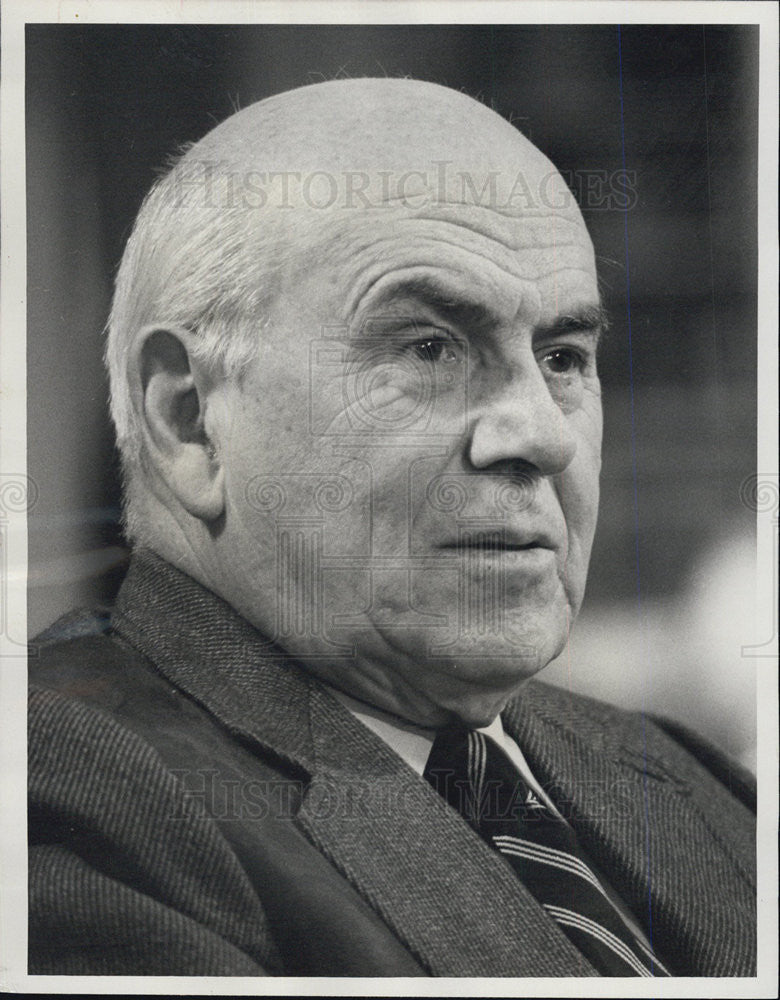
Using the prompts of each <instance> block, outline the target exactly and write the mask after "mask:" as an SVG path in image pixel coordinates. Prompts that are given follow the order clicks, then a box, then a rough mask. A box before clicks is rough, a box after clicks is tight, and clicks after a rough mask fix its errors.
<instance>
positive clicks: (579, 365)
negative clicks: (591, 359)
mask: <svg viewBox="0 0 780 1000" xmlns="http://www.w3.org/2000/svg"><path fill="white" fill-rule="evenodd" d="M542 364H543V365H544V366H545V368H546V369H547V371H549V372H551V373H552V374H553V375H570V374H571V373H572V372H582V371H584V370H585V367H586V366H587V359H586V358H585V357H583V355H582V354H580V352H579V351H575V350H574V349H573V348H571V347H556V348H555V350H553V351H548V352H547V353H546V354H545V355H543V357H542Z"/></svg>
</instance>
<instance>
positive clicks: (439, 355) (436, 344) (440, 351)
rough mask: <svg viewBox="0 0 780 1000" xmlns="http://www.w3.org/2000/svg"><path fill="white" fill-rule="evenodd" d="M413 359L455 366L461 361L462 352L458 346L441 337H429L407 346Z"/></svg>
mask: <svg viewBox="0 0 780 1000" xmlns="http://www.w3.org/2000/svg"><path fill="white" fill-rule="evenodd" d="M409 349H410V350H411V351H412V353H413V354H414V356H415V357H417V358H419V359H420V361H436V362H441V363H443V364H457V362H458V361H460V360H461V357H462V350H461V348H460V346H459V345H458V344H455V343H453V342H452V341H451V340H445V339H444V338H442V337H430V338H428V339H426V340H418V341H416V342H415V343H413V344H410V345H409Z"/></svg>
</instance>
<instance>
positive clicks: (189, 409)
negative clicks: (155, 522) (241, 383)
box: [128, 325, 225, 521]
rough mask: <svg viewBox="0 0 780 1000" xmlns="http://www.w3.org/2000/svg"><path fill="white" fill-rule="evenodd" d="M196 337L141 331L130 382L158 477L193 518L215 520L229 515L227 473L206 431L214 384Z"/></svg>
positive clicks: (170, 330)
mask: <svg viewBox="0 0 780 1000" xmlns="http://www.w3.org/2000/svg"><path fill="white" fill-rule="evenodd" d="M192 346H193V335H192V333H190V332H189V331H188V330H184V329H182V328H180V327H176V326H164V327H163V326H159V325H156V326H149V327H145V328H144V329H142V330H140V331H139V332H138V335H137V336H136V338H135V340H134V342H133V346H132V349H131V352H130V358H129V371H128V380H129V383H130V390H131V395H132V397H133V405H134V406H135V409H136V413H137V415H138V417H139V420H140V423H141V426H142V433H143V437H144V442H143V446H144V451H145V453H146V456H147V457H148V460H149V461H150V462H151V464H152V465H153V466H154V468H155V470H156V472H157V474H158V475H159V477H160V478H161V479H162V480H163V482H164V483H165V484H166V485H167V486H168V488H169V490H170V491H171V492H172V493H173V494H174V496H175V497H176V498H177V499H178V500H179V502H180V503H181V505H182V506H183V507H184V508H185V510H187V511H188V512H189V513H190V514H192V515H193V517H197V518H199V519H200V520H201V521H214V520H216V519H217V518H218V517H219V516H220V515H221V514H222V512H223V511H224V508H225V494H224V472H223V469H222V466H221V463H220V461H219V459H218V458H217V456H216V453H215V450H214V447H213V445H212V443H211V441H210V440H209V438H208V436H207V434H206V431H205V420H204V417H205V412H206V402H207V398H208V394H209V391H210V389H211V388H212V387H213V382H212V380H210V379H209V378H208V377H207V374H206V372H205V369H204V367H203V366H202V365H201V364H199V363H198V362H197V361H196V359H195V357H194V352H193V350H192Z"/></svg>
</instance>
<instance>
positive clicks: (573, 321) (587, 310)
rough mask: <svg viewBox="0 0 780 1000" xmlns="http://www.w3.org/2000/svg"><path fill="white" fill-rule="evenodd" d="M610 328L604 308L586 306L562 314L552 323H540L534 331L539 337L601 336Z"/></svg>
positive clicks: (600, 306)
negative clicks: (592, 334)
mask: <svg viewBox="0 0 780 1000" xmlns="http://www.w3.org/2000/svg"><path fill="white" fill-rule="evenodd" d="M608 328H609V316H608V314H607V310H606V309H605V308H604V306H602V305H601V304H599V305H593V306H584V307H583V308H581V309H574V310H572V311H571V312H568V313H562V314H561V315H560V316H557V317H556V318H555V319H554V320H553V321H552V322H551V323H540V324H538V325H537V327H536V328H535V330H534V333H535V335H536V336H537V337H544V338H548V337H560V336H565V335H566V334H567V333H594V334H596V336H601V334H603V333H605V332H606V331H607V329H608Z"/></svg>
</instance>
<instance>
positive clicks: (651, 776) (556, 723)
mask: <svg viewBox="0 0 780 1000" xmlns="http://www.w3.org/2000/svg"><path fill="white" fill-rule="evenodd" d="M585 706H587V707H585ZM504 724H505V727H506V729H507V732H509V733H510V734H511V735H512V736H513V737H514V738H515V739H516V740H517V741H518V743H519V744H520V746H521V747H522V749H523V753H524V754H525V756H526V758H527V759H528V762H529V765H530V767H531V769H532V770H533V772H534V774H535V775H536V777H537V779H538V780H539V781H540V782H541V783H542V784H543V785H544V786H545V787H546V788H547V790H548V791H549V793H550V794H551V797H552V798H553V800H554V801H555V802H556V805H557V806H558V807H559V809H560V810H561V812H562V813H563V814H564V815H565V816H566V818H567V819H569V821H570V822H571V823H572V825H573V826H574V828H575V829H576V831H577V833H578V836H579V838H580V841H581V843H582V844H583V847H584V848H585V849H586V851H587V852H588V854H589V855H590V857H591V859H592V860H593V862H594V863H595V865H596V866H597V867H598V868H599V869H600V870H601V871H602V872H603V873H605V874H606V876H607V878H608V880H609V882H610V883H611V884H612V886H613V888H614V889H615V890H616V891H617V892H618V893H619V895H620V896H621V898H622V899H623V900H624V901H625V902H626V904H627V905H628V906H629V907H630V909H632V910H633V912H634V913H635V914H636V916H637V918H638V919H639V920H640V921H641V922H642V924H643V925H644V927H645V930H646V933H647V934H648V937H649V938H650V940H651V943H652V944H653V946H654V948H655V949H656V950H657V952H658V955H659V957H660V958H661V959H662V960H665V961H666V962H668V964H669V965H670V966H671V968H672V971H673V972H674V973H676V974H677V975H704V976H723V975H749V974H752V972H751V966H752V959H751V956H754V955H755V937H754V932H753V928H754V926H755V923H754V921H755V914H754V907H755V888H754V884H753V883H752V879H751V871H750V860H749V856H750V853H751V845H750V843H749V842H746V841H744V840H743V845H742V849H741V850H740V845H739V835H738V833H737V832H736V831H738V830H740V829H741V830H743V831H744V830H748V829H749V826H750V825H749V821H748V820H747V816H746V813H743V811H742V807H741V806H740V805H739V804H737V803H734V802H733V801H732V800H731V797H730V796H729V795H728V794H727V793H726V792H725V790H724V789H723V788H722V787H721V786H720V785H719V784H718V782H716V781H715V779H713V778H712V777H711V776H710V775H709V774H708V772H706V771H705V770H704V769H703V768H701V767H699V765H698V764H696V762H695V761H693V760H692V759H691V758H690V757H689V756H688V755H687V754H686V753H685V752H684V750H682V748H680V747H677V746H676V745H675V744H673V743H672V742H671V741H670V740H669V739H667V738H666V737H665V736H663V734H661V733H660V732H659V730H658V729H657V728H656V727H655V726H653V724H652V723H649V722H647V721H646V720H645V719H643V717H642V716H641V715H639V714H637V715H627V714H626V713H622V712H619V711H617V710H615V709H612V708H611V707H609V706H606V705H601V704H599V703H596V702H591V701H590V700H588V699H582V698H579V697H576V698H573V697H572V696H571V695H569V694H568V693H567V692H565V691H562V690H558V689H555V688H552V687H549V686H547V685H543V684H538V683H532V684H529V685H528V686H527V687H526V689H524V692H523V695H522V697H521V698H520V699H518V700H517V701H516V702H515V703H514V704H513V705H512V706H511V707H510V709H509V711H507V712H506V713H505V714H504ZM708 809H710V810H712V812H713V813H716V814H717V816H718V820H717V830H718V832H717V833H716V832H715V828H714V824H713V826H710V824H709V822H708V817H707V810H708ZM732 811H733V815H732V814H731V813H732ZM723 830H730V831H732V834H731V836H732V842H731V843H729V842H727V840H726V839H725V838H724V836H723V833H722V831H723Z"/></svg>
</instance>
